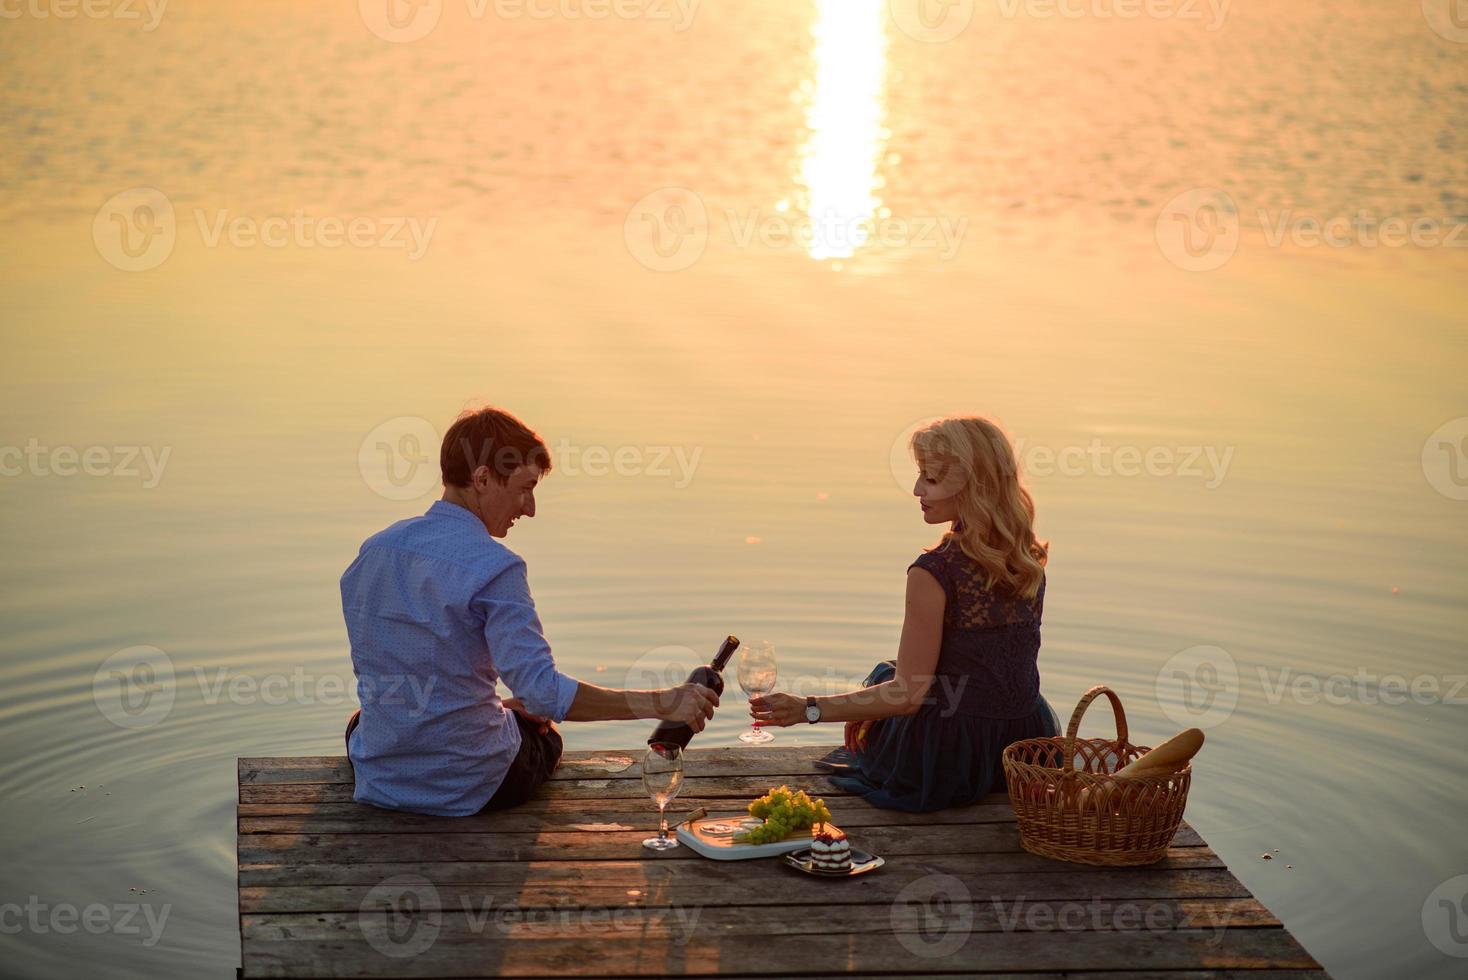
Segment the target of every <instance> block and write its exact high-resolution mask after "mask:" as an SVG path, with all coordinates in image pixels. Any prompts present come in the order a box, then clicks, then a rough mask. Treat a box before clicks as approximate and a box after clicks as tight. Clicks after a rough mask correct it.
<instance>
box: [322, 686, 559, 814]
mask: <svg viewBox="0 0 1468 980" xmlns="http://www.w3.org/2000/svg"><path fill="white" fill-rule="evenodd" d="M510 714H511V715H513V716H514V718H515V723H516V724H517V725H519V726H520V751H519V752H517V753H515V761H514V762H511V763H510V770H509V772H507V773H505V779H504V782H502V783H500V788H499V789H497V790H495V791H494V795H493V796H491V797H490V798H489V802H488V803H486V804H484V807H483V809H484V810H504V809H507V808H508V807H512V806H519V805H520V804H521V803H524V802H525V801H526V800H528V799H530V798H531V797H532V796H534V795H535V791H536V790H538V789H540V787H541V785H542V784H544V783H545V781H546V780H548V779H550V775H551V773H552V772H554V771H555V769H556V766H557V765H558V764H559V763H560V761H561V750H562V748H563V747H564V746H563V743H562V742H561V733H560V732H558V731H556V730H555V729H554V728H549V729H547V730H546V732H545V733H544V734H542V733H541V732H540V731H538V730H537V729H536V726H535V725H534V724H533V723H532V722H528V721H526V720H525V719H524V718H521V717H520V716H519V715H518V714H516V713H515V712H513V711H512V712H510ZM361 721H362V710H361V709H360V708H359V709H357V710H356V711H353V712H352V717H351V718H349V719H348V720H347V734H346V743H347V759H348V765H350V764H351V763H350V760H351V757H352V753H351V744H352V732H353V731H355V730H356V728H357V725H358V724H360V723H361ZM481 812H482V811H481Z"/></svg>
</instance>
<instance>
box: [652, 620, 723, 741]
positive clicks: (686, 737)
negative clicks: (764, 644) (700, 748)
mask: <svg viewBox="0 0 1468 980" xmlns="http://www.w3.org/2000/svg"><path fill="white" fill-rule="evenodd" d="M738 649H739V637H737V636H730V637H727V638H725V640H724V644H723V646H721V647H719V652H718V653H716V654H714V659H713V662H712V663H709V664H705V665H704V666H702V667H696V668H694V670H693V673H691V674H689V675H688V683H690V684H702V685H703V686H704V687H706V688H708V689H709V690H711V691H713V692H714V693H715V694H723V693H724V677H723V671H724V668H725V667H727V666H728V665H729V658H731V657H733V656H734V651H735V650H738ZM692 740H693V729H692V728H690V727H688V726H687V725H685V724H683V723H682V722H680V721H665V722H663V723H661V724H660V725H658V727H657V728H654V729H653V731H652V734H651V735H650V736H648V739H647V744H648V745H660V744H662V745H666V744H671V745H676V746H678V748H680V749H686V748H688V743H689V742H690V741H692Z"/></svg>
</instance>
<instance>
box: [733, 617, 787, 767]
mask: <svg viewBox="0 0 1468 980" xmlns="http://www.w3.org/2000/svg"><path fill="white" fill-rule="evenodd" d="M777 676H778V670H777V668H776V667H775V645H774V644H773V643H770V642H769V641H768V640H765V641H761V642H759V643H751V644H750V645H749V646H747V647H745V648H744V652H743V653H741V654H740V655H739V687H740V688H741V689H742V690H743V691H744V693H745V694H747V695H749V698H750V700H753V699H755V698H758V697H763V696H764V695H766V694H769V693H770V692H771V691H773V690H774V689H775V678H776V677H777ZM774 737H775V736H774V734H773V733H772V732H770V731H769V730H767V729H764V728H760V727H758V726H756V725H755V724H754V722H752V721H751V722H750V725H749V731H747V732H741V733H740V734H739V741H741V742H749V743H752V744H753V743H759V742H768V741H771V740H772V739H774Z"/></svg>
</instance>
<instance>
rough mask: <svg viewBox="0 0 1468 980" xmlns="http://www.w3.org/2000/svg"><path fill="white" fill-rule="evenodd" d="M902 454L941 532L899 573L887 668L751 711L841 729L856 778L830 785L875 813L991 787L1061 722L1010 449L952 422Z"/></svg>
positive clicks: (1040, 582) (981, 428) (1039, 564)
mask: <svg viewBox="0 0 1468 980" xmlns="http://www.w3.org/2000/svg"><path fill="white" fill-rule="evenodd" d="M911 448H912V452H913V456H914V458H915V459H916V460H917V464H918V469H919V473H918V478H917V483H916V484H915V485H914V486H913V491H912V492H913V494H914V495H915V496H916V497H917V498H918V500H919V501H920V502H921V505H922V511H923V520H925V521H926V522H927V523H929V524H949V523H951V524H952V528H951V529H950V530H949V531H947V532H946V533H945V534H944V535H943V538H942V540H941V541H940V542H939V543H938V545H937V547H935V548H933V549H932V550H931V551H928V552H926V553H925V554H923V555H921V556H920V557H919V558H918V559H917V561H915V562H913V563H912V565H911V566H910V567H909V568H908V570H907V612H906V616H905V618H904V619H903V623H902V639H901V641H900V643H899V645H898V648H897V660H896V662H895V663H894V662H893V661H890V660H889V661H887V662H885V663H882V664H878V665H877V667H876V669H875V670H873V671H872V673H871V674H870V676H868V677H867V680H866V682H865V683H866V686H865V687H863V688H862V689H861V690H858V691H852V692H849V693H847V694H836V695H830V696H827V697H815V698H799V697H795V696H793V695H790V694H778V693H777V694H771V695H769V696H767V697H763V698H756V699H754V700H752V701H751V702H750V713H751V714H752V715H753V716H754V718H755V721H756V723H757V724H759V725H778V726H787V725H794V724H799V723H801V722H809V721H821V722H844V723H845V724H846V745H847V748H849V749H851V750H852V752H853V753H854V754H855V756H856V766H855V767H854V768H853V769H852V770H851V771H850V772H851V774H850V775H843V776H837V777H833V779H832V781H833V782H834V783H836V785H838V786H840V787H841V788H842V789H845V790H848V791H850V792H854V793H858V794H860V795H862V796H864V797H866V799H867V801H868V802H870V803H872V804H873V805H875V806H879V807H886V808H888V809H893V810H909V811H927V810H938V809H941V808H943V807H948V806H960V805H963V804H968V803H974V802H976V801H978V800H981V799H983V798H984V797H985V796H986V795H988V794H989V793H990V792H992V791H994V790H996V789H1001V788H1002V787H1003V785H1004V770H1003V767H1002V765H1001V763H1000V755H1001V753H1002V752H1003V751H1004V747H1005V746H1007V745H1009V744H1010V743H1011V742H1015V741H1018V740H1020V739H1024V738H1038V737H1041V736H1047V735H1056V734H1059V724H1058V721H1057V719H1056V717H1055V713H1054V712H1053V711H1052V710H1051V709H1050V705H1049V704H1048V703H1046V701H1045V699H1044V698H1043V697H1041V696H1040V673H1039V669H1038V667H1037V665H1036V659H1037V657H1038V654H1039V652H1040V614H1041V610H1042V608H1043V606H1044V602H1045V562H1046V557H1047V554H1048V550H1049V545H1048V542H1042V541H1040V540H1038V539H1037V538H1036V537H1035V532H1034V520H1035V505H1034V501H1033V500H1031V498H1030V495H1029V493H1028V492H1027V491H1026V490H1025V489H1024V487H1023V486H1021V485H1020V482H1019V474H1018V469H1017V467H1016V465H1015V459H1014V450H1013V448H1011V446H1010V444H1009V440H1008V439H1007V438H1006V437H1005V435H1004V433H1003V432H1002V431H1000V429H999V428H998V427H997V426H996V425H994V424H993V423H992V422H990V421H988V420H986V419H982V418H969V417H964V418H950V419H943V420H942V421H939V422H934V423H933V424H931V425H929V426H927V427H925V428H923V429H919V430H918V431H917V432H916V433H914V434H913V437H912V444H911Z"/></svg>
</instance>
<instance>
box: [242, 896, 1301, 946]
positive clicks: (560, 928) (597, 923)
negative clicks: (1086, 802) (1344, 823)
mask: <svg viewBox="0 0 1468 980" xmlns="http://www.w3.org/2000/svg"><path fill="white" fill-rule="evenodd" d="M431 902H432V904H431V906H430V907H428V908H423V907H422V906H421V905H420V908H419V910H418V911H417V912H416V913H413V914H416V915H418V916H419V917H420V918H423V917H425V916H430V917H431V916H435V915H436V916H437V917H438V918H439V919H440V920H441V919H443V918H445V917H450V916H454V917H462V920H461V922H460V923H459V928H458V931H456V932H455V933H454V934H453V935H452V936H450V937H445V939H446V941H457V942H465V941H469V942H481V943H483V942H493V941H509V942H514V941H516V940H521V939H580V940H582V941H585V942H596V943H598V944H600V943H602V942H618V941H623V942H625V941H633V942H649V941H666V942H680V943H686V942H689V941H711V940H713V941H717V940H723V939H730V938H735V937H744V938H748V939H764V938H765V937H768V936H808V935H817V934H819V935H839V934H843V933H853V932H873V931H886V932H890V933H893V934H894V935H898V934H900V935H908V934H919V935H921V934H931V933H934V932H938V931H945V930H952V931H968V932H989V933H992V932H1049V933H1064V934H1070V933H1075V932H1082V931H1087V930H1096V931H1117V932H1135V933H1151V932H1164V931H1168V930H1174V929H1207V930H1213V931H1215V932H1216V931H1218V930H1222V929H1254V928H1262V927H1273V926H1278V925H1279V924H1280V923H1279V920H1278V919H1277V918H1275V916H1274V913H1272V912H1270V911H1269V910H1268V909H1267V908H1265V907H1264V906H1263V905H1262V904H1260V902H1259V901H1258V900H1257V899H1253V898H1201V899H1182V900H1179V899H1149V900H1143V901H1137V900H1117V899H1095V900H1093V901H1090V902H1085V903H1081V902H1064V901H1053V900H1050V901H1040V900H1029V899H1008V900H1002V899H999V898H995V899H992V900H990V901H985V902H956V903H949V904H946V905H944V906H942V907H941V908H934V907H930V906H929V905H927V904H925V903H921V902H899V903H896V904H893V905H891V906H886V905H883V906H870V905H836V906H831V907H830V908H829V909H826V910H823V911H821V912H819V913H813V912H811V910H809V909H806V908H791V907H788V906H785V905H741V906H713V907H704V908H695V909H669V908H653V909H646V908H622V909H526V908H524V907H522V906H520V905H517V904H515V903H514V902H513V900H511V901H504V900H497V899H496V898H495V897H494V896H486V895H484V894H482V893H481V894H477V895H476V894H472V893H460V894H451V893H435V894H434V895H433V896H431ZM385 911H386V906H384V905H383V904H381V903H380V902H376V903H373V904H369V905H367V906H365V907H352V908H349V909H341V910H323V911H320V912H307V913H295V914H269V915H260V914H246V915H245V916H244V917H243V920H242V921H243V928H244V937H245V939H246V940H247V941H249V940H257V939H259V940H284V939H304V940H310V939H331V938H335V937H338V936H340V935H342V934H343V933H344V932H345V933H351V932H353V931H358V932H360V931H361V929H362V927H363V926H364V925H370V924H372V923H371V922H370V921H362V920H374V919H375V920H378V921H380V920H381V918H382V916H383V915H384V914H385ZM394 914H395V915H396V914H398V913H397V912H394Z"/></svg>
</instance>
